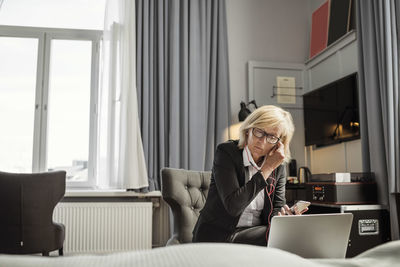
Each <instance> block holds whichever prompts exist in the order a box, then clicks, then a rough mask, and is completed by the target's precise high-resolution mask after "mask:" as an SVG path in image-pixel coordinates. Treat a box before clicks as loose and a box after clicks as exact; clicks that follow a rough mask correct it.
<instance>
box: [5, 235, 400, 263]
mask: <svg viewBox="0 0 400 267" xmlns="http://www.w3.org/2000/svg"><path fill="white" fill-rule="evenodd" d="M399 265H400V241H392V242H389V243H386V244H383V245H380V246H378V247H375V248H373V249H370V250H368V251H366V252H364V253H362V254H360V255H359V256H357V257H354V258H351V259H304V258H301V257H299V256H297V255H294V254H291V253H288V252H285V251H282V250H279V249H273V248H265V247H256V246H250V245H240V244H222V243H202V244H185V245H176V246H168V247H162V248H156V249H152V250H144V251H132V252H121V253H112V254H107V255H71V256H64V257H41V256H16V255H0V266H1V267H28V266H29V267H49V266H65V267H67V266H68V267H70V266H73V267H106V266H107V267H108V266H117V267H128V266H135V267H136V266H143V267H155V266H171V267H179V266H182V267H183V266H184V267H200V266H201V267H204V266H227V267H236V266H237V267H244V266H274V267H279V266H307V267H313V266H321V267H322V266H326V267H328V266H352V267H353V266H360V267H361V266H362V267H365V266H374V267H379V266H399Z"/></svg>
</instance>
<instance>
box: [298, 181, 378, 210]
mask: <svg viewBox="0 0 400 267" xmlns="http://www.w3.org/2000/svg"><path fill="white" fill-rule="evenodd" d="M306 200H308V201H310V202H318V203H327V204H343V205H345V204H375V203H377V193H376V183H375V182H355V183H336V182H310V183H306Z"/></svg>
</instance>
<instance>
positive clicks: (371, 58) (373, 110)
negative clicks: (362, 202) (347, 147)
mask: <svg viewBox="0 0 400 267" xmlns="http://www.w3.org/2000/svg"><path fill="white" fill-rule="evenodd" d="M357 4H358V7H357V38H358V46H359V88H360V119H361V142H362V150H363V164H364V166H363V168H364V171H372V172H374V173H375V177H376V181H377V184H378V198H379V203H381V204H384V205H387V206H388V207H389V210H390V222H391V231H392V238H393V239H399V218H398V215H399V214H398V210H399V207H398V205H399V203H398V202H396V199H397V201H398V198H399V193H400V167H399V164H400V156H399V155H400V154H399V152H400V151H399V46H398V44H399V32H398V31H399V29H400V28H399V19H400V18H399V15H400V12H399V2H398V1H395V0H382V1H376V0H362V1H358V3H357Z"/></svg>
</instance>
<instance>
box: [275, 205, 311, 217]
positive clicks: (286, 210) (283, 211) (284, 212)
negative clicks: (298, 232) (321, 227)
mask: <svg viewBox="0 0 400 267" xmlns="http://www.w3.org/2000/svg"><path fill="white" fill-rule="evenodd" d="M306 211H308V208H305V209H304V210H302V211H301V212H299V211H298V210H297V207H294V213H293V212H292V211H291V210H290V208H289V206H288V205H285V206H283V207H282V208H281V211H279V212H278V216H283V215H301V214H303V213H304V212H306Z"/></svg>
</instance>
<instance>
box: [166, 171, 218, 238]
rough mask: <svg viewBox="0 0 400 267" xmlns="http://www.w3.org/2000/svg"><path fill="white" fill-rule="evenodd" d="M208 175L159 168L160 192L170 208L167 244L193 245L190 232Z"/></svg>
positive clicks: (208, 185)
mask: <svg viewBox="0 0 400 267" xmlns="http://www.w3.org/2000/svg"><path fill="white" fill-rule="evenodd" d="M210 179H211V172H200V171H188V170H183V169H172V168H163V169H161V193H162V196H163V199H164V200H165V201H166V202H167V203H168V205H169V206H170V207H171V210H172V214H173V222H174V233H173V235H172V237H171V238H170V239H169V240H168V242H167V245H174V244H180V243H190V242H192V236H193V234H192V231H193V228H194V225H195V224H196V222H197V218H198V217H199V214H200V210H201V209H202V208H203V207H204V204H205V202H206V198H207V194H208V189H209V187H210Z"/></svg>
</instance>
